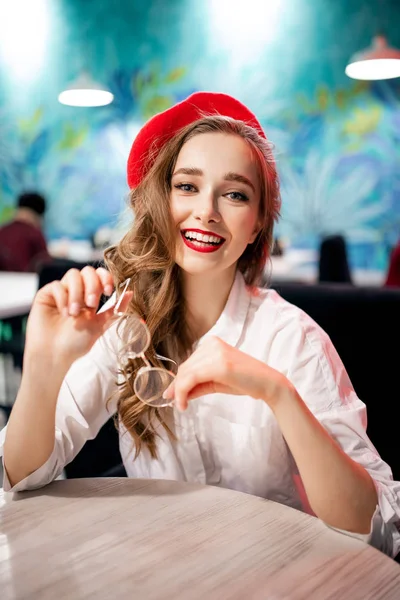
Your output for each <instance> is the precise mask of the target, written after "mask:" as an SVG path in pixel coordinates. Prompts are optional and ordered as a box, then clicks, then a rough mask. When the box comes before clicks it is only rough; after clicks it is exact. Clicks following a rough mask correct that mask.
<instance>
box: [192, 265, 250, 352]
mask: <svg viewBox="0 0 400 600" xmlns="http://www.w3.org/2000/svg"><path fill="white" fill-rule="evenodd" d="M250 301H251V293H250V290H248V289H247V286H246V283H245V281H244V277H243V275H242V273H240V271H236V275H235V280H234V282H233V285H232V288H231V291H230V293H229V297H228V300H227V302H226V304H225V308H224V310H223V311H222V313H221V315H220V317H219V319H218V321H217V322H216V323H215V325H213V327H211V329H210V330H209V331H208V332H207V333H206V334H205V335H203V337H202V338H200V340H199V342H198V344H201V343H202V342H203V341H204V340H205V339H206V338H207V337H209V336H211V335H212V336H216V337H219V338H221V339H222V340H224V342H226V343H227V344H230V345H231V346H236V345H237V343H238V342H239V339H240V336H241V334H242V331H243V328H244V325H245V322H246V317H247V313H248V310H249V306H250Z"/></svg>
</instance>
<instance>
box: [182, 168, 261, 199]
mask: <svg viewBox="0 0 400 600" xmlns="http://www.w3.org/2000/svg"><path fill="white" fill-rule="evenodd" d="M180 174H182V175H194V176H197V177H202V176H203V175H204V173H203V171H202V170H201V169H197V168H196V167H182V168H181V169H178V170H177V171H175V173H174V174H173V175H172V177H175V175H180ZM224 179H225V181H237V182H238V183H244V184H245V185H247V186H248V187H249V188H251V189H252V190H253V192H254V193H255V192H256V190H255V187H254V185H253V184H252V183H251V181H250V179H248V178H247V177H245V176H244V175H240V174H239V173H233V172H232V171H230V172H229V173H226V174H225V175H224Z"/></svg>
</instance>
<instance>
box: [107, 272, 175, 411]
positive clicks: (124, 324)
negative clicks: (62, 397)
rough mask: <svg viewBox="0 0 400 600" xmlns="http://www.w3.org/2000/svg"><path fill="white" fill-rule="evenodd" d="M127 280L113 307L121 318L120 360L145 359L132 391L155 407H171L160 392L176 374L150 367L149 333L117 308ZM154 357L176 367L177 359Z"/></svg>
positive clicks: (126, 286)
mask: <svg viewBox="0 0 400 600" xmlns="http://www.w3.org/2000/svg"><path fill="white" fill-rule="evenodd" d="M130 281H131V279H130V278H129V279H127V280H126V281H124V282H123V283H122V284H121V285H122V286H124V289H123V290H122V292H121V295H120V297H119V299H118V302H117V304H116V305H115V307H114V315H115V316H117V317H119V318H120V321H119V322H118V324H117V333H118V337H119V339H120V342H121V343H122V346H121V350H120V352H119V358H120V359H121V361H122V362H123V363H124V362H125V363H126V362H127V361H128V360H129V359H135V358H141V359H142V360H143V361H144V363H145V365H146V366H145V367H141V368H140V369H139V370H138V372H137V374H136V377H135V381H134V384H133V389H134V392H135V394H136V396H137V397H138V398H139V400H140V401H141V402H144V403H145V404H148V405H150V406H156V407H163V406H172V405H173V401H172V402H171V400H165V399H164V398H163V393H164V392H165V390H166V389H167V387H168V386H169V385H170V383H171V382H172V381H173V380H174V379H175V375H174V374H173V373H172V372H171V371H168V370H167V369H163V368H160V367H153V366H152V365H151V364H150V363H149V361H148V360H147V358H146V356H145V352H146V350H148V348H149V346H150V343H151V334H150V331H149V328H148V327H147V325H146V323H145V322H144V321H143V320H142V319H139V318H138V317H135V316H134V315H129V314H127V313H124V312H121V311H120V310H119V309H120V306H121V303H122V300H123V298H124V296H125V294H126V291H127V289H128V286H129V283H130ZM156 357H157V358H158V359H160V360H162V361H168V362H171V363H173V364H174V365H175V366H177V364H176V362H175V361H174V360H171V359H170V358H166V357H165V356H161V355H160V354H156Z"/></svg>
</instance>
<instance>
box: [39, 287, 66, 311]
mask: <svg viewBox="0 0 400 600" xmlns="http://www.w3.org/2000/svg"><path fill="white" fill-rule="evenodd" d="M37 298H38V300H39V302H40V303H41V304H46V305H47V306H51V307H54V306H56V308H57V310H58V312H59V313H60V314H62V315H64V316H66V317H67V316H68V314H69V313H68V292H67V290H66V289H65V287H64V286H63V285H62V283H61V281H52V282H51V283H48V284H47V285H45V286H43V287H42V288H41V289H40V290H39V291H38V293H37Z"/></svg>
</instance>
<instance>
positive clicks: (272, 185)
mask: <svg viewBox="0 0 400 600" xmlns="http://www.w3.org/2000/svg"><path fill="white" fill-rule="evenodd" d="M204 133H224V134H230V135H237V136H240V137H241V138H242V139H244V140H245V141H246V142H247V143H248V144H249V146H250V148H251V149H252V151H253V155H254V159H255V161H256V164H257V167H258V173H259V179H260V188H261V198H260V209H259V211H260V214H259V222H260V226H261V229H260V231H259V233H258V235H257V237H256V239H255V240H254V242H253V243H252V244H249V245H248V246H247V247H246V249H245V251H244V252H243V254H242V256H241V257H240V259H239V261H238V264H237V268H238V269H239V271H241V272H242V273H243V276H244V279H245V281H246V284H247V285H249V286H254V285H257V284H258V283H259V282H260V281H261V279H262V275H263V272H264V269H265V264H266V261H267V259H268V257H269V255H270V251H271V248H272V243H273V227H274V222H275V221H276V220H277V219H278V216H279V210H280V193H279V180H278V175H277V170H276V165H275V159H274V156H273V153H272V148H271V144H270V143H269V142H268V141H267V140H265V139H264V138H262V137H261V136H260V135H259V134H258V133H257V131H256V130H255V129H253V128H252V127H250V126H248V125H246V124H245V123H244V122H242V121H236V120H234V119H231V118H228V117H224V116H219V115H218V116H210V115H208V116H204V117H203V118H200V119H199V120H198V121H195V122H194V123H191V124H190V125H188V126H186V127H184V128H183V129H181V130H180V131H179V132H178V133H177V134H176V135H175V136H174V137H173V138H172V139H171V140H170V141H168V142H167V143H165V145H164V146H163V147H162V149H161V150H158V151H157V150H153V151H150V154H149V156H148V161H149V164H151V167H150V169H149V170H148V172H147V174H146V176H145V177H144V179H143V180H142V182H141V183H140V185H139V186H138V187H137V188H135V189H133V190H132V191H131V193H130V197H129V200H130V206H131V208H132V210H133V213H134V221H133V225H132V228H131V229H130V230H129V231H128V233H127V234H126V235H125V236H124V237H123V238H122V240H121V241H120V242H119V243H118V244H117V245H115V246H111V247H110V248H108V249H107V250H106V251H105V262H106V265H107V267H108V269H109V270H110V271H111V273H112V274H113V276H114V280H115V283H116V285H117V289H118V284H120V283H122V282H123V281H125V280H126V279H127V278H128V277H129V278H131V282H130V289H131V291H132V292H133V297H132V300H131V302H130V306H129V313H132V314H134V315H137V316H139V317H140V318H142V319H144V320H145V321H146V324H147V326H148V328H149V330H150V333H151V340H152V342H151V347H150V348H149V350H148V351H147V352H146V356H147V358H148V360H149V361H150V363H151V364H153V366H161V365H160V362H159V360H158V359H157V357H156V353H158V354H161V355H163V356H167V357H169V358H171V359H173V360H174V361H176V362H177V363H178V364H179V363H181V362H182V361H184V360H185V359H186V358H187V357H188V356H189V355H190V353H191V348H192V347H193V344H194V342H195V341H196V339H195V336H194V335H193V333H192V332H191V331H190V328H189V326H188V324H187V322H186V317H185V314H186V311H185V300H184V298H183V295H182V280H181V270H180V267H178V265H177V264H176V263H175V260H174V255H175V248H176V225H175V223H174V222H173V219H172V215H171V210H170V193H171V177H172V174H173V170H174V168H175V164H176V161H177V158H178V155H179V152H180V150H181V148H182V146H183V145H184V144H185V143H186V142H187V141H188V140H190V139H191V138H193V137H194V136H196V135H200V134H204ZM141 366H143V361H142V360H141V359H134V360H130V361H129V362H128V364H127V366H126V367H124V369H123V375H124V377H123V378H122V381H123V382H122V383H121V384H120V385H119V389H118V401H117V420H119V421H120V422H121V423H122V424H123V426H124V427H125V429H126V431H128V432H129V433H130V434H131V436H132V438H133V442H134V445H135V449H136V453H135V458H136V457H137V456H138V454H139V453H140V451H141V449H142V445H143V444H144V445H145V446H147V448H148V449H149V451H150V454H151V456H152V457H153V458H157V445H156V436H157V427H158V426H159V425H160V423H161V425H162V426H163V427H164V428H165V429H166V431H167V432H168V434H169V435H170V436H172V437H174V433H173V432H172V430H171V427H170V426H169V425H168V422H167V421H168V411H169V412H170V409H159V408H155V407H150V406H148V405H146V404H144V403H142V402H141V401H140V400H139V399H138V398H137V397H136V395H135V392H134V387H133V383H134V380H135V376H136V373H137V371H138V369H139V368H140V367H141Z"/></svg>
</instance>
